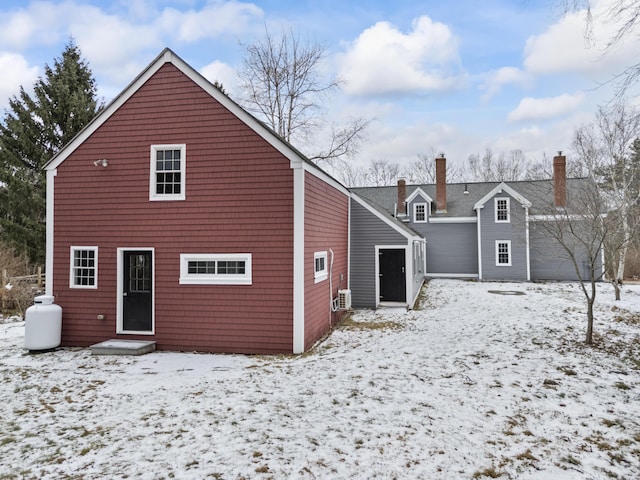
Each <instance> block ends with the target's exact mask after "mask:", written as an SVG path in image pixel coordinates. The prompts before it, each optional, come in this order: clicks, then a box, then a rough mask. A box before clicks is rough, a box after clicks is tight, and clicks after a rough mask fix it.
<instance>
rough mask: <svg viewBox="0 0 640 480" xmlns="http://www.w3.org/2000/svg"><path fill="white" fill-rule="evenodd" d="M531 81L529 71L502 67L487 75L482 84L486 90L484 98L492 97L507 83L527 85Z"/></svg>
mask: <svg viewBox="0 0 640 480" xmlns="http://www.w3.org/2000/svg"><path fill="white" fill-rule="evenodd" d="M531 83H532V79H531V76H530V75H529V74H528V73H527V72H524V71H523V70H521V69H519V68H516V67H502V68H499V69H498V70H494V71H491V72H489V73H488V74H487V75H486V79H485V81H484V85H483V86H482V89H483V90H485V94H484V95H483V96H482V99H483V100H489V99H491V98H492V97H494V96H495V95H497V94H498V93H499V92H500V90H501V89H502V87H503V86H505V85H510V84H516V85H520V86H527V85H529V84H531Z"/></svg>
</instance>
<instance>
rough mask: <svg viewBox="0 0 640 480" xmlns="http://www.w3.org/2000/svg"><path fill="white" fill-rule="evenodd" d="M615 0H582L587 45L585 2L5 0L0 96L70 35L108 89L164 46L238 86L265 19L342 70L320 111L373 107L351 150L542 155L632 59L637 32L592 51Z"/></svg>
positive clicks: (604, 97)
mask: <svg viewBox="0 0 640 480" xmlns="http://www.w3.org/2000/svg"><path fill="white" fill-rule="evenodd" d="M612 1H613V0H595V1H592V2H591V4H592V5H593V7H594V13H595V17H594V18H595V24H594V34H595V36H594V41H593V42H592V43H591V44H590V45H587V43H586V42H585V38H584V12H580V11H577V12H573V13H571V14H569V15H562V14H561V12H560V11H559V8H558V5H559V4H560V3H561V2H559V1H554V0H537V1H536V0H513V1H506V0H485V1H483V2H478V1H471V0H456V1H450V2H443V1H441V0H440V1H431V0H428V1H415V0H414V1H405V0H395V1H393V2H389V1H386V0H380V1H366V0H364V1H358V2H345V1H344V0H342V1H337V0H327V1H304V0H296V1H289V0H283V1H277V0H264V1H263V0H257V1H254V2H250V1H224V0H215V1H213V0H211V1H207V0H177V1H162V0H127V1H110V2H108V1H82V0H69V1H53V0H52V1H37V2H36V1H12V0H9V1H7V0H5V1H3V2H2V4H1V5H0V25H3V29H2V31H0V67H2V71H3V72H4V73H3V75H2V77H1V78H0V107H1V108H2V109H3V110H4V109H5V108H6V107H7V103H8V99H9V98H10V96H11V95H14V94H16V93H17V91H18V88H19V86H20V85H23V86H24V87H25V88H26V89H29V88H30V87H31V85H33V83H34V81H35V80H36V79H37V77H38V76H39V75H41V74H42V71H43V67H44V65H45V64H49V65H51V64H52V63H53V59H54V58H55V57H57V56H59V55H60V53H61V52H62V50H63V48H64V45H65V44H66V43H67V42H68V40H69V38H70V36H73V38H74V39H75V41H76V43H77V44H78V46H79V47H80V49H81V50H82V53H83V55H84V57H85V59H86V60H87V61H88V62H89V65H90V67H91V69H92V71H93V73H94V75H95V77H96V79H97V83H98V88H99V95H100V96H101V97H102V98H103V99H104V100H105V101H107V102H108V101H110V100H111V99H112V98H113V97H114V96H115V95H117V94H118V93H119V92H120V91H121V90H122V89H123V88H124V87H125V86H126V85H127V84H128V83H129V82H130V81H131V80H132V79H133V78H134V77H135V76H136V75H137V74H138V73H139V72H140V71H141V70H142V69H143V68H144V67H145V66H146V65H147V64H149V63H150V62H151V61H152V60H153V59H154V58H155V57H156V55H157V54H158V53H159V52H160V51H161V50H162V49H163V48H164V47H167V46H168V47H170V48H171V49H173V50H174V51H175V52H176V53H177V54H178V55H180V56H181V57H182V58H183V59H184V60H185V61H187V62H188V63H189V64H191V65H192V66H193V67H194V68H196V69H197V70H199V71H200V72H202V73H203V74H204V75H205V76H207V77H208V78H209V79H211V80H214V79H217V80H219V81H221V82H222V83H223V84H224V86H225V88H226V89H227V91H228V92H230V94H231V95H232V96H236V97H237V95H239V91H238V89H237V79H236V78H235V71H236V69H237V68H238V67H239V65H240V63H241V54H242V49H241V47H240V45H239V44H240V42H243V43H250V42H253V41H255V40H257V39H259V38H261V37H262V35H263V34H264V29H265V25H266V26H267V27H268V29H269V30H270V31H271V32H272V33H278V32H280V31H282V29H285V30H289V29H293V31H295V32H298V33H299V34H300V36H301V37H302V38H304V37H309V38H310V39H312V40H314V41H319V42H322V43H323V44H324V45H326V47H327V54H328V55H327V57H326V59H325V62H324V63H323V65H322V69H323V72H325V73H326V74H327V75H338V76H339V77H340V78H341V79H342V80H343V83H342V86H341V89H340V90H339V91H336V92H335V93H334V94H333V95H332V96H331V97H330V98H329V99H328V100H327V101H326V104H325V113H326V116H327V119H328V121H335V122H340V121H346V120H347V119H349V118H351V117H353V116H364V117H368V118H372V119H374V120H373V121H372V123H371V125H370V127H369V129H368V138H367V139H366V141H365V142H364V144H363V146H362V148H361V150H360V153H359V154H358V156H357V157H356V158H355V159H353V161H354V162H356V164H360V165H365V166H366V165H367V163H368V162H369V161H372V160H381V159H384V160H388V161H390V162H395V163H399V164H401V165H405V164H408V163H410V162H412V161H414V160H416V159H417V155H418V154H420V153H429V152H433V151H437V152H444V153H446V155H447V158H448V159H449V160H450V161H452V162H454V163H462V162H465V161H466V160H467V158H468V156H469V155H471V154H474V153H479V152H480V153H481V152H483V151H484V150H485V149H486V148H487V147H488V148H491V149H492V150H493V151H494V152H496V153H500V152H508V151H510V150H513V149H520V150H522V151H523V152H524V153H525V155H527V156H528V157H529V158H531V159H532V160H535V161H539V160H542V158H543V156H544V155H546V156H547V157H551V156H553V154H554V153H555V152H556V151H557V150H564V151H569V152H570V147H571V137H572V134H573V131H574V130H575V128H576V127H577V126H579V125H581V124H583V123H585V122H588V121H590V120H591V119H592V117H593V114H594V113H595V111H596V108H597V106H598V105H602V104H604V103H605V102H607V101H608V100H610V99H611V98H612V90H613V88H612V86H611V85H606V86H602V87H598V85H599V84H601V83H603V82H606V81H607V80H609V79H610V78H611V77H612V75H613V74H615V73H618V72H620V71H622V69H623V68H624V66H625V65H628V64H630V63H631V62H637V61H638V58H637V55H638V54H637V52H640V48H639V47H640V45H638V40H637V38H636V37H633V38H630V39H629V41H627V42H626V43H624V44H622V45H620V46H619V47H618V48H616V49H615V50H613V51H611V52H609V53H608V54H607V55H603V53H602V52H603V46H604V45H605V44H606V42H607V40H608V38H609V37H610V34H611V32H612V31H613V28H614V26H612V25H610V24H608V23H607V22H606V21H605V20H606V19H605V18H604V16H603V15H600V13H601V12H603V11H604V9H605V8H606V6H607V5H608V4H610V3H611V2H612ZM320 138H321V137H320ZM318 141H321V140H318Z"/></svg>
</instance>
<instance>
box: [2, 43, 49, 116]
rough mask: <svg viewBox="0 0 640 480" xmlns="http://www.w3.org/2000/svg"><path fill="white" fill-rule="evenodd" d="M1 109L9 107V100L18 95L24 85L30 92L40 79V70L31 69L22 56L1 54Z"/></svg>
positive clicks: (36, 68)
mask: <svg viewBox="0 0 640 480" xmlns="http://www.w3.org/2000/svg"><path fill="white" fill-rule="evenodd" d="M0 71H1V72H3V73H2V76H0V108H2V109H4V108H7V107H8V106H9V102H8V99H9V97H11V96H13V95H17V94H18V92H19V91H20V86H21V85H22V86H23V87H24V89H25V90H27V91H29V90H30V88H31V86H32V85H33V84H34V83H35V81H36V80H37V78H38V74H39V73H40V72H39V68H38V67H31V66H29V64H28V63H27V61H26V60H25V59H24V57H22V56H21V55H17V54H14V53H7V52H3V53H0Z"/></svg>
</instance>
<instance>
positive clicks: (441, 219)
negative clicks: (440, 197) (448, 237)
mask: <svg viewBox="0 0 640 480" xmlns="http://www.w3.org/2000/svg"><path fill="white" fill-rule="evenodd" d="M429 223H478V217H429Z"/></svg>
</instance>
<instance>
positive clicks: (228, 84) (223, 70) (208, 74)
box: [200, 60, 238, 94]
mask: <svg viewBox="0 0 640 480" xmlns="http://www.w3.org/2000/svg"><path fill="white" fill-rule="evenodd" d="M200 73H202V75H203V76H204V77H205V78H206V79H207V80H209V81H210V82H211V83H213V82H215V81H218V82H219V83H221V84H222V86H223V87H224V89H225V91H226V92H228V93H230V94H233V93H234V92H235V91H236V90H237V88H238V76H237V74H236V71H235V70H234V69H233V67H230V66H229V65H227V64H226V63H224V62H220V61H218V60H216V61H215V62H212V63H210V64H209V65H205V66H204V67H202V69H201V70H200Z"/></svg>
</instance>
